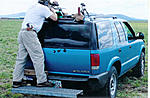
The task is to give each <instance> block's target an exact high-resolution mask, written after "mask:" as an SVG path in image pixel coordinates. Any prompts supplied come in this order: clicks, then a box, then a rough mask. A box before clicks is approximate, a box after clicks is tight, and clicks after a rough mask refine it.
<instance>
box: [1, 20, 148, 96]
mask: <svg viewBox="0 0 150 98" xmlns="http://www.w3.org/2000/svg"><path fill="white" fill-rule="evenodd" d="M21 23H22V21H20V20H0V70H1V71H0V98H1V97H2V98H12V97H14V98H18V97H23V95H21V94H12V93H11V86H12V73H13V68H14V65H15V61H16V54H17V49H18V44H17V36H18V32H19V30H20V27H21ZM131 25H132V26H133V28H134V29H135V31H136V32H143V33H144V34H145V45H146V70H145V76H144V77H142V78H140V79H137V78H135V77H130V75H129V74H130V72H129V73H127V74H126V75H124V76H123V77H122V78H120V79H119V87H118V93H117V96H118V97H133V96H141V97H142V98H144V97H145V98H146V97H147V92H148V72H147V62H148V61H147V57H148V53H147V42H148V24H147V23H145V22H143V23H142V22H140V23H138V22H132V23H131ZM143 93H144V95H143ZM145 95H146V96H145Z"/></svg>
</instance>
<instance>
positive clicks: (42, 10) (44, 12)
mask: <svg viewBox="0 0 150 98" xmlns="http://www.w3.org/2000/svg"><path fill="white" fill-rule="evenodd" d="M52 14H53V13H52V12H51V11H50V9H49V8H48V7H47V6H44V5H42V4H39V3H37V4H35V5H33V6H31V7H30V8H29V9H28V10H27V12H26V15H25V18H24V21H23V23H22V29H25V28H27V25H26V24H27V23H29V24H31V25H32V26H33V29H34V30H36V32H39V31H40V30H41V28H42V25H43V23H44V20H45V18H48V17H50V16H51V15H52Z"/></svg>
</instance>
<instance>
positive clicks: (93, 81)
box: [48, 72, 108, 88]
mask: <svg viewBox="0 0 150 98" xmlns="http://www.w3.org/2000/svg"><path fill="white" fill-rule="evenodd" d="M48 79H49V80H60V81H68V82H69V81H71V82H88V85H89V86H90V87H95V86H97V85H98V86H99V87H98V88H103V87H104V86H105V84H106V82H107V79H108V72H104V73H101V74H99V75H92V76H86V77H85V76H68V75H67V76H66V75H49V76H48Z"/></svg>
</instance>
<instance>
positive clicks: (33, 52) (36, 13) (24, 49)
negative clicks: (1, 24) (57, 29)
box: [13, 0, 57, 88]
mask: <svg viewBox="0 0 150 98" xmlns="http://www.w3.org/2000/svg"><path fill="white" fill-rule="evenodd" d="M55 2H56V1H55ZM45 3H49V4H50V0H38V3H36V4H34V5H33V6H31V7H30V8H29V9H28V11H27V12H26V16H25V19H24V21H23V23H22V28H21V30H20V32H19V35H18V43H19V50H18V54H17V60H16V65H15V69H14V72H13V87H14V88H15V87H20V86H21V84H22V79H23V77H24V66H25V64H26V61H27V55H28V54H29V56H30V58H31V60H32V62H33V66H34V69H35V73H36V78H37V86H39V87H43V86H54V85H53V84H51V83H49V82H48V81H47V76H46V73H45V72H44V54H43V50H42V47H41V44H40V42H39V39H38V37H37V33H38V32H39V31H40V29H41V28H42V25H43V22H44V19H45V18H50V19H52V20H53V21H57V14H56V13H55V12H54V9H53V8H49V7H47V6H45ZM49 4H48V5H49Z"/></svg>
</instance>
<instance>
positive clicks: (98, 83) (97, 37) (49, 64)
mask: <svg viewBox="0 0 150 98" xmlns="http://www.w3.org/2000/svg"><path fill="white" fill-rule="evenodd" d="M39 39H40V42H41V44H42V47H43V51H44V54H45V71H46V72H47V75H48V79H49V80H57V81H61V83H62V87H65V88H76V89H83V90H84V93H85V94H92V93H93V92H97V93H96V94H98V95H99V94H102V95H104V96H108V97H110V98H114V97H115V96H116V92H117V84H118V78H119V77H121V76H122V75H124V74H125V73H126V72H128V71H129V70H130V69H132V70H133V74H134V75H135V76H136V77H141V76H143V75H144V68H145V45H144V40H143V39H144V34H143V33H141V32H139V33H138V34H137V35H136V34H135V32H134V30H133V29H132V27H131V26H130V25H129V24H128V22H127V21H124V20H120V19H116V18H103V17H101V18H92V19H91V20H88V19H87V20H86V19H85V20H84V21H82V22H76V21H74V20H72V19H69V18H68V19H60V20H59V21H58V22H48V21H46V22H45V23H44V25H43V28H42V30H41V31H40V32H39ZM25 69H26V70H25V75H26V76H27V77H30V78H31V77H32V79H33V81H31V82H34V81H35V80H36V78H35V77H34V75H31V74H29V73H30V71H31V69H34V67H33V64H32V62H31V60H30V59H29V60H28V62H27V64H26V68H25ZM34 83H36V82H34ZM34 83H32V84H33V85H34Z"/></svg>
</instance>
